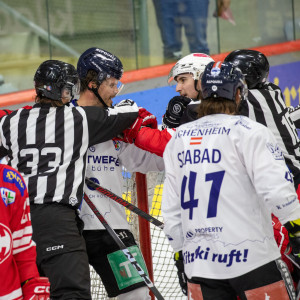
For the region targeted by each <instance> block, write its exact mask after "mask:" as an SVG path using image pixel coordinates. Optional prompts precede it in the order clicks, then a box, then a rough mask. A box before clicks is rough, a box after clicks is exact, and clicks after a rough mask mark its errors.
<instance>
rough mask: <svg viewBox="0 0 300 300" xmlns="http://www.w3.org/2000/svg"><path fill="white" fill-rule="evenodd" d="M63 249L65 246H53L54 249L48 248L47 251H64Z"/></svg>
mask: <svg viewBox="0 0 300 300" xmlns="http://www.w3.org/2000/svg"><path fill="white" fill-rule="evenodd" d="M63 248H64V245H60V246H53V247H48V248H46V251H54V250H58V249H63Z"/></svg>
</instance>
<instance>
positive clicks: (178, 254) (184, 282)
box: [174, 251, 187, 296]
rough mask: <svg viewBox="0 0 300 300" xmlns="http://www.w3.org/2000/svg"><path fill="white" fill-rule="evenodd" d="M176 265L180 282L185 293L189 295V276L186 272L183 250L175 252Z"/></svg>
mask: <svg viewBox="0 0 300 300" xmlns="http://www.w3.org/2000/svg"><path fill="white" fill-rule="evenodd" d="M174 260H175V266H176V267H177V275H178V279H179V284H180V286H181V290H182V292H183V294H184V295H186V296H187V277H186V275H185V273H184V263H183V256H182V251H179V252H175V254H174Z"/></svg>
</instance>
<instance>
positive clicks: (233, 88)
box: [201, 61, 248, 101]
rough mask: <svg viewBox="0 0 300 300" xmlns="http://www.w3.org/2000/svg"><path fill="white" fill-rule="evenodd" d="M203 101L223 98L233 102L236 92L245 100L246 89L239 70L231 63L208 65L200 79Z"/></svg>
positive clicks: (243, 78)
mask: <svg viewBox="0 0 300 300" xmlns="http://www.w3.org/2000/svg"><path fill="white" fill-rule="evenodd" d="M201 85H202V95H203V99H207V98H224V99H227V100H232V101H235V97H236V93H237V90H238V89H240V91H241V99H242V100H245V99H247V95H248V88H247V85H246V82H245V77H244V75H243V74H242V72H241V70H240V69H239V68H237V67H235V66H234V65H233V64H232V63H225V62H223V63H222V62H221V61H219V62H216V63H209V64H208V65H207V67H206V68H205V71H204V73H203V75H202V78H201Z"/></svg>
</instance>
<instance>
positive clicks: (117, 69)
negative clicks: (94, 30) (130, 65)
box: [77, 47, 124, 84]
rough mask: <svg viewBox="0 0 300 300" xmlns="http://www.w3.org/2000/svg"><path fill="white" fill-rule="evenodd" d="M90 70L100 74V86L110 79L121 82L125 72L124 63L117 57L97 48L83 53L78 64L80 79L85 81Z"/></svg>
mask: <svg viewBox="0 0 300 300" xmlns="http://www.w3.org/2000/svg"><path fill="white" fill-rule="evenodd" d="M89 70H94V71H96V73H97V74H98V84H101V83H102V82H103V80H105V79H106V78H109V77H114V78H116V79H117V80H120V79H121V77H122V75H123V72H124V70H123V65H122V62H121V61H120V59H119V58H118V57H117V56H115V55H113V54H112V53H110V52H108V51H106V50H103V49H100V48H95V47H94V48H89V49H87V50H86V51H85V52H84V53H82V54H81V56H80V57H79V60H78V63H77V72H78V74H79V78H80V79H84V78H85V77H86V75H87V73H88V71H89Z"/></svg>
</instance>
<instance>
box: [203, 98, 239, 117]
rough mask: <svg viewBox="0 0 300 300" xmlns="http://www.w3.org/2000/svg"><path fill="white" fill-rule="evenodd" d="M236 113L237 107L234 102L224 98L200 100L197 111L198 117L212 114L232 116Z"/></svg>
mask: <svg viewBox="0 0 300 300" xmlns="http://www.w3.org/2000/svg"><path fill="white" fill-rule="evenodd" d="M237 113H238V106H237V105H236V102H235V101H232V100H228V99H225V98H217V99H216V98H213V97H212V98H207V99H205V100H201V103H200V105H199V110H198V117H199V118H201V117H204V116H208V115H213V114H228V115H234V114H237Z"/></svg>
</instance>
